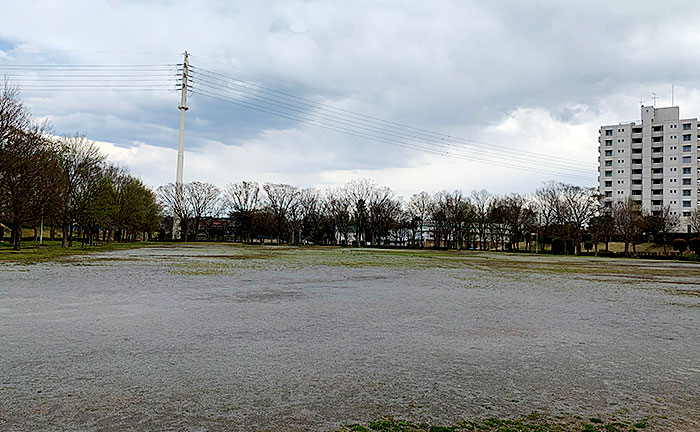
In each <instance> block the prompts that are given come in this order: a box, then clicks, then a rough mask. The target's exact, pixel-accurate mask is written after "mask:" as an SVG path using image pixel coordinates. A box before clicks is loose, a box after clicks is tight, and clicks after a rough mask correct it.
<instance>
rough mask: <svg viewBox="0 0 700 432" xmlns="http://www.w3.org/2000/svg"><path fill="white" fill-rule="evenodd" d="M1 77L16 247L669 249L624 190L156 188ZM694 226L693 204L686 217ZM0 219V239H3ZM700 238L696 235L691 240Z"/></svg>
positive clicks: (1, 212)
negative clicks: (606, 201) (51, 120)
mask: <svg viewBox="0 0 700 432" xmlns="http://www.w3.org/2000/svg"><path fill="white" fill-rule="evenodd" d="M18 95H19V93H18V90H17V89H16V88H13V87H10V86H9V85H8V84H7V82H6V83H5V84H4V86H3V87H2V89H1V90H0V223H2V224H4V225H5V226H8V227H10V239H11V242H12V244H13V247H14V248H15V249H19V248H20V247H21V242H22V230H23V229H26V228H28V227H29V228H35V231H36V228H37V227H43V226H46V227H48V228H49V232H50V235H49V237H50V238H51V239H53V238H54V235H55V231H56V229H58V230H60V232H61V234H62V235H61V239H62V245H63V246H64V247H70V246H72V245H73V241H74V239H75V238H78V239H80V241H81V242H83V243H90V244H91V243H93V242H94V241H97V240H99V241H133V240H136V239H148V238H149V237H150V236H152V235H153V234H154V233H157V234H158V237H159V238H160V239H168V238H170V239H172V227H173V216H175V219H176V220H178V221H179V227H180V230H179V231H180V238H178V239H175V240H198V239H208V240H233V241H241V242H253V241H259V240H261V239H262V240H267V239H269V240H272V241H275V242H278V243H289V244H319V245H356V246H363V245H397V246H405V247H417V248H422V247H439V248H448V249H479V250H488V249H496V250H518V249H520V248H521V246H524V247H525V248H526V249H528V250H532V249H535V250H543V249H544V248H545V246H546V245H549V246H550V249H551V250H552V251H554V252H563V253H576V254H579V253H581V249H582V245H584V246H586V245H592V247H594V248H597V245H598V244H599V243H603V244H605V245H606V249H607V245H608V244H609V243H610V242H611V241H620V242H623V243H624V244H625V252H628V251H629V247H630V245H631V248H632V251H633V252H634V251H636V249H635V248H636V244H638V243H639V242H641V241H645V240H648V239H649V238H651V237H653V238H654V239H656V240H657V241H659V242H660V243H662V244H663V245H664V249H665V248H666V244H667V242H668V241H669V240H671V239H672V238H673V237H675V234H676V231H677V229H678V226H679V218H678V216H677V215H676V214H674V213H673V212H672V211H671V209H670V208H669V207H664V208H663V209H662V211H658V212H655V213H653V214H648V213H646V212H644V211H642V210H641V209H640V208H639V205H638V204H637V203H636V202H635V201H632V200H628V201H619V202H615V203H613V204H612V205H611V206H609V207H605V206H601V200H600V198H601V197H600V196H599V194H598V193H597V190H596V189H594V188H586V187H581V186H576V185H570V184H564V183H558V182H549V183H546V184H544V185H543V186H542V187H540V188H539V189H537V190H536V191H535V192H534V193H532V194H529V195H523V194H507V195H493V194H491V193H489V192H487V191H485V190H478V191H472V192H469V193H464V192H462V191H461V190H454V191H440V192H437V193H434V194H429V193H427V192H420V193H417V194H414V195H412V196H411V197H410V198H409V199H408V200H404V199H402V198H401V197H399V196H397V195H396V194H395V193H394V192H393V191H392V190H391V189H390V188H388V187H384V186H380V185H377V184H376V183H375V182H373V181H371V180H367V179H357V180H353V181H350V182H348V183H347V184H345V185H342V186H338V187H331V188H327V189H324V190H320V189H315V188H299V187H296V186H292V185H289V184H280V183H263V184H259V183H256V182H252V181H241V182H238V183H231V184H228V185H226V186H225V187H224V188H223V189H220V188H219V187H217V186H216V185H213V184H210V183H203V182H192V183H187V184H184V185H181V186H177V185H175V184H172V183H170V184H167V185H164V186H161V187H159V188H158V189H157V191H156V192H155V193H154V192H153V191H151V190H150V189H149V188H148V187H146V186H145V185H144V184H143V183H142V182H141V180H139V179H138V178H136V177H134V176H133V175H131V174H130V173H129V172H128V171H127V170H126V169H125V168H121V167H117V166H115V165H113V164H111V163H109V162H108V161H107V160H106V157H105V155H104V154H102V153H101V152H100V150H99V148H98V147H97V146H96V145H95V143H94V142H93V141H90V140H88V139H87V138H85V137H84V136H82V135H73V136H64V137H56V136H55V135H54V134H52V133H51V130H50V127H49V125H48V124H47V123H45V122H39V121H36V120H35V119H33V118H32V116H31V113H30V112H29V110H28V109H27V107H26V106H25V105H24V104H23V102H22V101H21V100H20V99H19V97H18ZM690 223H691V227H692V230H693V231H694V232H695V233H697V232H698V231H699V230H700V214H698V211H697V210H695V211H694V212H693V213H692V216H691V218H690ZM1 230H2V226H1V225H0V239H1V238H2V237H3V234H4V233H3V232H2V231H1ZM696 243H698V242H696Z"/></svg>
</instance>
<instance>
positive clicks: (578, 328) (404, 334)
mask: <svg viewBox="0 0 700 432" xmlns="http://www.w3.org/2000/svg"><path fill="white" fill-rule="evenodd" d="M699 281H700V266H698V265H694V264H691V263H671V262H654V261H641V260H611V259H606V260H603V259H600V260H598V259H593V258H589V259H585V258H573V257H546V256H532V255H524V254H523V255H506V254H480V253H471V254H457V253H455V254H435V255H430V254H411V253H398V252H389V251H387V252H382V251H376V250H374V251H358V250H352V249H328V250H316V249H310V250H305V249H300V250H294V249H291V248H290V249H282V248H278V249H275V248H253V247H246V248H242V247H235V246H228V245H206V246H190V247H186V246H180V247H159V248H148V249H138V250H130V251H120V252H114V253H106V254H97V255H91V256H87V257H79V258H72V259H69V260H63V261H60V262H54V263H43V264H36V265H14V264H5V265H0V430H8V431H14V430H18V431H35V430H105V431H124V430H193V431H197V430H213V431H216V430H240V431H263V430H264V431H267V430H274V431H279V430H284V431H302V430H313V431H317V430H321V431H325V430H335V429H337V428H338V427H340V426H341V425H342V424H344V423H350V422H352V423H355V422H367V421H371V420H377V419H379V418H381V417H382V416H385V415H392V416H396V417H401V418H406V419H409V420H412V421H427V422H434V423H442V424H447V423H452V422H455V421H458V420H460V419H468V418H474V417H479V418H483V417H486V416H496V417H508V418H512V417H515V416H519V415H523V414H527V413H530V412H532V411H539V412H542V413H544V414H546V415H549V416H557V415H564V416H573V415H581V416H584V418H585V417H586V416H608V417H610V416H617V417H621V418H629V419H639V418H641V417H645V416H650V417H651V418H652V420H651V424H652V427H653V428H654V429H657V430H688V431H690V430H700V286H699V285H698V282H699Z"/></svg>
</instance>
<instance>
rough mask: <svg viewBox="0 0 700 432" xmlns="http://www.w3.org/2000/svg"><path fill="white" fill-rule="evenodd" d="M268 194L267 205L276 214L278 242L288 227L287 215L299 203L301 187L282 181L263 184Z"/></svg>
mask: <svg viewBox="0 0 700 432" xmlns="http://www.w3.org/2000/svg"><path fill="white" fill-rule="evenodd" d="M263 190H265V194H266V196H267V205H268V206H269V207H270V209H271V210H272V213H273V214H274V215H275V223H276V226H277V242H278V243H279V242H280V240H281V238H282V235H283V233H284V231H285V229H286V228H287V225H288V220H287V216H288V215H289V212H290V211H291V209H292V208H293V207H294V206H296V205H297V204H298V199H299V189H298V188H297V187H295V186H291V185H288V184H280V183H265V185H264V186H263Z"/></svg>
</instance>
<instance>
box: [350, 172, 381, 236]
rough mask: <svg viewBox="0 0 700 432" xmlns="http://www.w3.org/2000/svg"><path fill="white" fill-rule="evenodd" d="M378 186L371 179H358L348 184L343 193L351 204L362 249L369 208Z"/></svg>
mask: <svg viewBox="0 0 700 432" xmlns="http://www.w3.org/2000/svg"><path fill="white" fill-rule="evenodd" d="M376 188H377V185H376V184H375V183H374V182H373V181H372V180H369V179H356V180H351V181H350V182H348V183H347V184H346V185H345V187H344V188H343V192H344V194H345V196H346V197H347V200H348V201H349V203H350V210H351V213H352V216H353V218H354V219H355V226H356V233H355V234H356V235H355V241H356V242H357V247H360V245H361V241H362V239H363V237H364V234H365V233H364V230H365V229H366V226H365V225H366V224H367V207H368V203H369V200H370V198H371V196H372V193H373V192H374V190H375V189H376Z"/></svg>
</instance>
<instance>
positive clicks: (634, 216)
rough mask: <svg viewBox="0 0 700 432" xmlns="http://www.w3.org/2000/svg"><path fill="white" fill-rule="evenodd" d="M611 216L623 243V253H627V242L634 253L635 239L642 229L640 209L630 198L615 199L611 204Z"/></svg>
mask: <svg viewBox="0 0 700 432" xmlns="http://www.w3.org/2000/svg"><path fill="white" fill-rule="evenodd" d="M612 217H613V220H614V221H615V227H616V230H617V233H618V235H620V237H621V238H622V241H623V242H624V243H625V255H627V254H629V244H630V243H632V250H633V251H634V252H635V253H636V252H637V248H636V245H635V240H636V239H637V237H638V236H639V234H640V233H641V231H642V226H641V222H642V209H641V207H640V206H639V205H638V204H636V203H635V202H634V200H633V199H632V198H628V199H626V200H624V201H616V202H615V203H613V205H612Z"/></svg>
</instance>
